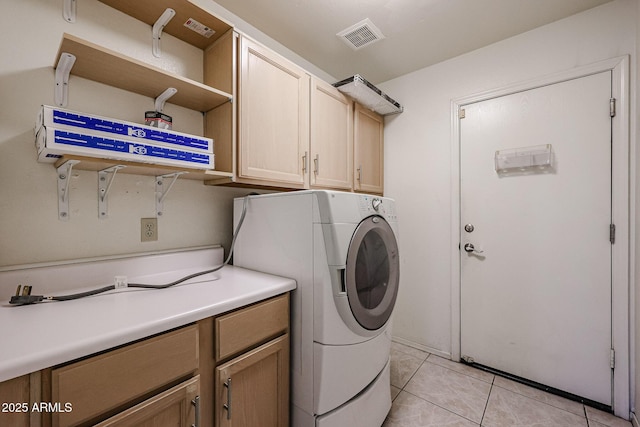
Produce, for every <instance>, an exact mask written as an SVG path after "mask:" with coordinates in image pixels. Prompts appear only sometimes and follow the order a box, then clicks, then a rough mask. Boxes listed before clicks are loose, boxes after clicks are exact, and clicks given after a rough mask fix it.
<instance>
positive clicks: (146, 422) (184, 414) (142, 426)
mask: <svg viewBox="0 0 640 427" xmlns="http://www.w3.org/2000/svg"><path fill="white" fill-rule="evenodd" d="M199 411H200V377H199V376H196V377H194V378H191V379H190V380H188V381H185V382H183V383H182V384H179V385H177V386H175V387H173V388H171V389H169V390H167V391H165V392H162V393H160V394H158V395H156V396H154V397H152V398H150V399H148V400H146V401H144V402H142V403H140V404H138V405H136V406H134V407H133V408H131V409H127V410H126V411H123V412H121V413H119V414H118V415H115V416H113V417H111V418H109V419H108V420H106V421H103V422H101V423H99V424H96V426H97V427H157V426H175V427H192V426H197V427H198V426H200V419H199V418H200V414H199Z"/></svg>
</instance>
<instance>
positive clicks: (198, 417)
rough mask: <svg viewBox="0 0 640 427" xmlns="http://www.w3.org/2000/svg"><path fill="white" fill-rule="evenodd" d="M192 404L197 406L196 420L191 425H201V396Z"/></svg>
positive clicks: (193, 426) (198, 426)
mask: <svg viewBox="0 0 640 427" xmlns="http://www.w3.org/2000/svg"><path fill="white" fill-rule="evenodd" d="M191 404H192V405H193V406H194V407H195V412H196V414H195V420H194V421H195V422H194V423H193V424H191V427H200V396H196V397H195V398H194V399H193V400H192V401H191Z"/></svg>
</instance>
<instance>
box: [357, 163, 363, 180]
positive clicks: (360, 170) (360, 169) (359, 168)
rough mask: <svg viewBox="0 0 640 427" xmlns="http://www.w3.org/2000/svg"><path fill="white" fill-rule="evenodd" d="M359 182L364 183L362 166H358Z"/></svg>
mask: <svg viewBox="0 0 640 427" xmlns="http://www.w3.org/2000/svg"><path fill="white" fill-rule="evenodd" d="M358 181H362V165H360V166H358Z"/></svg>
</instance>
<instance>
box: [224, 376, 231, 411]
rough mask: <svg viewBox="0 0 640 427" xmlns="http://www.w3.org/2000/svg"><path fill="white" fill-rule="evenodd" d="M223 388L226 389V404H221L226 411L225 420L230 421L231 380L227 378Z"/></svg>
mask: <svg viewBox="0 0 640 427" xmlns="http://www.w3.org/2000/svg"><path fill="white" fill-rule="evenodd" d="M224 386H225V387H226V388H227V403H225V404H223V405H222V407H223V408H224V409H226V410H227V419H228V420H230V419H231V378H227V381H225V382H224Z"/></svg>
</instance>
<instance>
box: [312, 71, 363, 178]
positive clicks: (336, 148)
mask: <svg viewBox="0 0 640 427" xmlns="http://www.w3.org/2000/svg"><path fill="white" fill-rule="evenodd" d="M352 111H353V102H352V101H351V100H350V99H349V98H348V97H346V96H345V95H343V94H342V93H341V92H340V91H338V90H337V89H336V88H334V87H333V86H331V85H330V84H328V83H325V82H323V81H321V80H319V79H317V78H313V79H311V158H310V161H311V166H310V169H311V170H310V174H311V175H310V181H311V187H321V188H327V187H329V188H336V189H341V190H351V188H352V185H353V184H352V183H353V113H352Z"/></svg>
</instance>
